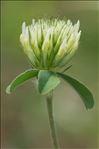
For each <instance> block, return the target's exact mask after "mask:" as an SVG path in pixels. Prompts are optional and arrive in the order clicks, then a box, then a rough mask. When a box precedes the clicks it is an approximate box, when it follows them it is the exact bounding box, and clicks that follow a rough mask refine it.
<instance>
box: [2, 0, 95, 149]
mask: <svg viewBox="0 0 99 149" xmlns="http://www.w3.org/2000/svg"><path fill="white" fill-rule="evenodd" d="M97 3H98V2H91V1H89V2H88V1H87V2H86V1H83V2H81V1H78V2H77V1H74V2H73V1H72V2H71V1H70V2H69V1H68V2H66V1H2V10H1V12H2V13H1V36H2V51H1V54H2V57H1V64H2V148H5V149H6V148H10V149H13V148H20V149H22V148H33V149H36V148H40V149H41V148H43V149H46V148H50V147H51V140H50V133H49V125H48V117H47V110H46V101H45V98H44V97H43V96H42V97H41V96H40V95H39V94H38V93H37V92H36V88H35V87H34V85H33V84H35V80H33V81H30V82H27V83H25V84H24V86H22V88H21V87H20V89H17V91H16V92H14V93H13V94H12V95H10V96H7V95H6V94H5V88H6V86H7V84H9V82H10V81H11V80H12V79H13V78H14V77H15V76H16V75H17V74H19V73H21V72H23V71H24V70H26V69H28V68H30V64H29V63H28V61H27V59H26V58H25V56H24V54H23V52H22V47H21V45H20V42H19V36H20V33H21V25H22V22H23V21H26V22H27V23H28V24H31V20H32V18H35V19H36V18H37V19H38V18H42V17H47V18H50V17H60V18H64V17H66V18H67V19H71V20H72V21H73V22H74V23H75V22H77V20H78V19H79V20H80V22H81V30H82V37H81V40H80V46H79V50H78V52H77V54H76V56H75V57H74V58H73V59H72V61H71V62H70V64H73V66H72V67H71V68H70V69H69V70H68V74H70V75H71V76H73V77H75V78H78V79H79V80H81V81H82V82H83V83H85V84H86V85H87V86H88V88H90V90H91V91H92V92H93V94H94V98H95V106H94V108H93V109H92V110H89V111H86V109H85V107H84V105H83V104H82V101H81V100H80V97H79V96H78V95H77V93H76V92H75V91H74V90H73V89H72V88H71V87H70V86H69V85H68V84H66V83H64V82H62V83H61V84H60V85H59V86H58V88H57V89H56V90H55V93H54V112H55V113H54V115H55V121H56V126H57V130H58V136H59V142H60V144H61V147H62V148H79V149H80V148H84V149H89V148H95V149H96V148H97V142H98V134H97V129H98V118H97V117H98V116H97V115H98V112H97V111H98V106H97V98H98V86H97V82H98V54H97V53H98V46H97V45H98V38H97V37H98V21H97V19H98V8H97Z"/></svg>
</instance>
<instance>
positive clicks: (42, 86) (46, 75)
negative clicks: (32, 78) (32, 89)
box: [38, 70, 60, 95]
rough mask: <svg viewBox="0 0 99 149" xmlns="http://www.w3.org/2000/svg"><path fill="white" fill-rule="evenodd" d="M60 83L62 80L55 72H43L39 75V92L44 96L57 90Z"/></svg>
mask: <svg viewBox="0 0 99 149" xmlns="http://www.w3.org/2000/svg"><path fill="white" fill-rule="evenodd" d="M59 83H60V80H59V78H58V77H57V75H56V74H55V73H54V72H51V71H47V70H41V71H40V72H39V74H38V90H39V92H40V94H42V95H44V94H47V93H48V92H50V91H52V90H53V89H55V88H56V87H57V85H58V84H59Z"/></svg>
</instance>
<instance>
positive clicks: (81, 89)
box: [57, 73, 94, 109]
mask: <svg viewBox="0 0 99 149" xmlns="http://www.w3.org/2000/svg"><path fill="white" fill-rule="evenodd" d="M57 74H58V75H59V76H60V77H61V78H63V79H64V80H65V81H67V82H68V83H70V84H71V85H72V86H73V87H74V88H75V90H76V91H77V92H78V93H79V95H80V96H81V98H82V100H83V102H84V104H85V106H86V109H91V108H92V107H93V105H94V99H93V95H92V94H91V92H90V91H89V89H88V88H87V87H85V86H84V85H83V84H82V83H80V82H79V81H77V80H75V79H73V78H72V77H70V76H67V75H65V74H61V73H57Z"/></svg>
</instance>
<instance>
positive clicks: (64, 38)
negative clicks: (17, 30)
mask: <svg viewBox="0 0 99 149" xmlns="http://www.w3.org/2000/svg"><path fill="white" fill-rule="evenodd" d="M79 26H80V23H79V21H78V22H77V23H76V24H75V25H72V22H71V21H70V20H67V21H64V20H58V19H51V20H50V19H48V20H46V19H45V20H44V19H39V20H38V21H35V20H34V19H33V20H32V25H30V26H26V24H25V22H24V23H23V24H22V34H21V35H20V41H21V44H22V46H23V50H24V53H25V54H26V55H27V56H28V58H29V60H30V63H31V67H32V68H31V69H29V70H27V71H25V72H23V73H22V74H20V75H18V76H17V77H16V78H15V79H14V80H13V81H12V82H11V83H10V85H9V86H8V87H7V89H6V93H8V94H10V93H11V92H12V91H14V90H15V89H16V88H17V87H18V86H19V85H21V84H22V83H24V82H25V81H26V80H29V79H32V78H34V77H36V79H37V82H38V83H37V84H38V91H39V93H40V94H41V95H46V101H47V107H48V115H49V122H50V127H51V135H52V140H53V147H54V149H58V148H59V144H58V141H57V137H56V131H55V124H54V117H53V108H52V92H53V90H54V89H55V88H56V87H57V86H58V85H59V83H60V78H62V79H64V80H65V81H67V82H68V83H69V84H71V85H72V86H73V87H74V89H75V90H76V91H77V92H78V93H79V95H80V96H81V99H82V100H83V102H84V104H85V107H86V109H90V108H92V107H93V105H94V100H93V96H92V94H91V92H90V91H89V89H88V88H86V87H85V86H84V85H83V84H82V83H80V82H79V81H77V80H76V79H74V78H72V77H70V76H68V75H65V74H64V72H65V71H66V70H67V69H69V68H70V67H71V66H69V67H66V65H67V63H68V61H69V60H70V59H71V58H72V56H73V55H74V54H75V52H76V50H77V49H78V45H79V39H80V35H81V31H79Z"/></svg>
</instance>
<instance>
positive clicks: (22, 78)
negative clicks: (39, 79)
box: [6, 69, 38, 94]
mask: <svg viewBox="0 0 99 149" xmlns="http://www.w3.org/2000/svg"><path fill="white" fill-rule="evenodd" d="M37 74H38V70H36V69H35V70H33V69H29V70H26V71H25V72H23V73H21V74H20V75H18V76H17V77H16V78H15V79H14V80H13V81H12V82H11V83H10V85H9V86H8V87H7V88H6V93H7V94H10V93H11V92H12V91H14V90H15V89H16V88H17V87H18V86H19V85H21V84H22V83H24V82H25V81H27V80H29V79H31V78H33V77H35V76H37Z"/></svg>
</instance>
